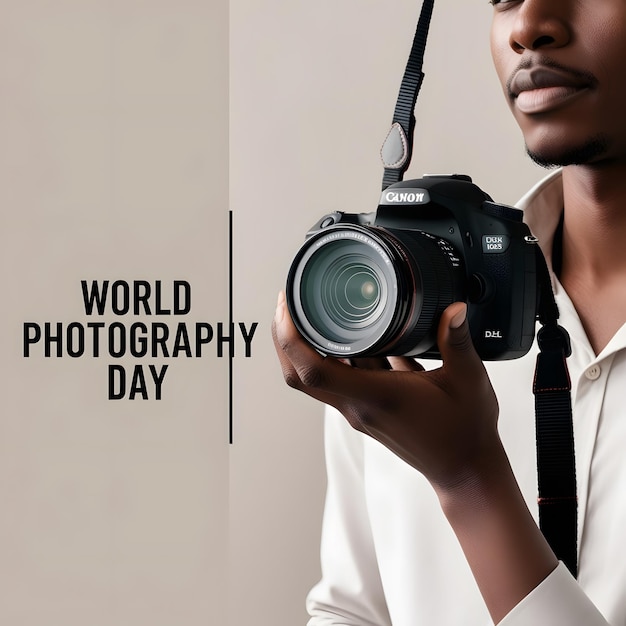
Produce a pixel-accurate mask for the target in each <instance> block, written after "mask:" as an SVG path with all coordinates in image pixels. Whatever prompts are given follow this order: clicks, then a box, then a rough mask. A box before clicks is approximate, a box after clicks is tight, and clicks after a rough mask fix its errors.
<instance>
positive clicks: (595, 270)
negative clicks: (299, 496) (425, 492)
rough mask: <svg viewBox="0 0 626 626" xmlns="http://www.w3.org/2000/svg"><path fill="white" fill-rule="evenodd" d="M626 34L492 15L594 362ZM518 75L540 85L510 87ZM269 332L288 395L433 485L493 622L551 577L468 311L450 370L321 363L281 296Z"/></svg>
mask: <svg viewBox="0 0 626 626" xmlns="http://www.w3.org/2000/svg"><path fill="white" fill-rule="evenodd" d="M624 24H626V0H508V1H506V2H497V3H496V4H495V5H494V16H493V25H492V36H491V41H492V53H493V58H494V62H495V66H496V70H497V73H498V76H499V78H500V80H501V83H502V85H503V89H504V92H505V95H506V97H507V100H508V102H509V105H510V107H511V110H512V112H513V115H514V116H515V118H516V120H517V122H518V123H519V125H520V128H521V129H522V132H523V134H524V139H525V141H526V145H527V148H528V150H529V152H531V153H532V154H534V155H535V158H537V159H538V160H540V161H544V162H548V163H555V164H560V165H564V166H565V167H564V172H563V183H564V193H565V196H564V197H565V201H564V204H565V206H564V234H563V258H562V269H561V275H560V280H561V282H562V284H563V285H564V287H565V288H566V290H567V292H568V294H569V296H570V297H571V299H572V301H573V303H574V304H575V306H576V308H577V310H578V312H579V315H580V318H581V321H582V323H583V325H584V327H585V329H586V331H587V334H588V337H589V339H590V342H591V344H592V347H593V349H594V350H595V351H596V353H599V352H600V351H601V350H602V349H603V348H604V346H605V345H606V344H607V343H608V341H609V340H610V338H611V337H612V336H613V334H614V333H615V332H616V331H617V330H618V329H619V328H620V327H621V326H622V325H623V324H624V322H626V245H625V243H624V242H626V211H625V210H624V207H626V182H625V181H626V116H624V114H623V112H624V111H625V110H626V81H624V80H623V78H622V68H623V64H624V61H626V36H624V35H625V33H624V28H625V27H624ZM530 68H538V69H530ZM546 68H548V69H547V70H546ZM555 68H556V69H555ZM520 69H524V71H526V70H529V71H530V72H531V74H532V76H531V79H528V75H526V77H525V79H524V80H522V79H521V78H520V77H521V76H523V74H524V72H522V73H521V74H519V75H518V77H517V79H515V76H516V74H518V72H519V70H520ZM533 72H534V73H533ZM273 334H274V340H275V344H276V350H277V353H278V356H279V359H280V362H281V367H282V370H283V374H284V377H285V380H286V381H287V383H288V384H289V385H290V386H292V387H294V388H296V389H299V390H301V391H303V392H305V393H307V394H308V395H310V396H312V397H313V398H316V399H317V400H320V401H321V402H325V403H327V404H330V405H332V406H334V407H336V408H337V409H338V410H339V411H340V412H341V413H342V414H343V415H344V416H345V417H346V419H347V420H348V421H349V422H350V424H351V425H352V426H353V427H354V428H356V429H357V430H359V431H361V432H363V433H365V434H367V435H369V436H371V437H373V438H375V439H377V440H378V441H380V442H381V443H382V444H384V445H385V446H387V447H388V448H389V449H390V450H392V451H393V452H395V453H396V454H397V455H398V456H399V457H400V458H402V459H403V460H404V461H406V462H407V463H409V464H410V465H412V466H413V467H414V468H416V469H417V470H419V471H420V472H422V473H423V474H424V476H425V477H426V478H427V479H428V480H429V481H430V483H431V485H432V486H433V488H434V490H435V492H436V494H437V496H438V497H439V501H440V503H441V506H442V509H443V511H444V513H445V515H446V517H447V519H448V521H449V523H450V524H451V526H452V528H453V529H454V531H455V533H456V535H457V537H458V539H459V542H460V544H461V547H462V549H463V551H464V553H465V556H466V558H467V561H468V563H469V565H470V567H471V569H472V572H473V574H474V577H475V579H476V582H477V584H478V586H479V588H480V591H481V593H482V595H483V598H484V600H485V603H486V605H487V608H488V610H489V612H490V614H491V616H492V618H493V620H494V622H496V623H497V622H499V621H500V620H501V619H502V618H503V617H504V616H505V615H506V614H507V613H508V612H509V611H510V610H511V609H512V608H513V607H514V606H515V605H517V604H518V603H519V602H520V601H521V600H522V599H523V598H524V597H525V596H526V595H527V594H528V593H529V592H530V591H531V590H532V589H534V588H535V587H536V586H537V585H538V584H539V583H540V582H541V581H542V580H543V579H544V578H545V577H546V576H548V575H549V574H550V572H551V571H552V570H553V569H554V568H555V567H556V565H557V561H556V557H555V556H554V554H553V553H552V551H551V549H550V548H549V546H548V545H547V543H546V542H545V540H544V538H543V536H542V534H541V533H540V531H539V529H538V528H537V526H536V524H535V522H534V520H533V519H532V516H531V515H530V513H529V511H528V509H527V507H526V505H525V503H524V500H523V498H522V496H521V494H520V491H519V487H518V485H517V482H516V479H515V477H514V475H513V473H512V471H511V468H510V465H509V462H508V459H507V456H506V452H505V450H504V448H503V446H502V443H501V440H500V437H499V435H498V431H497V420H498V404H497V400H496V397H495V394H494V392H493V389H492V387H491V384H490V382H489V379H488V377H487V374H486V372H485V369H484V367H483V365H482V363H481V361H480V359H479V358H478V356H477V355H476V352H475V351H474V348H473V346H472V343H471V339H470V337H469V331H468V327H467V322H466V321H465V305H464V304H462V303H455V304H453V305H451V306H450V307H448V309H446V311H445V312H444V314H443V316H442V319H441V322H440V326H439V334H438V345H439V350H440V352H441V354H442V357H443V366H442V367H441V368H439V369H436V370H434V371H430V372H424V371H422V370H421V368H420V367H419V366H418V365H417V364H416V363H415V362H414V361H412V360H411V359H404V358H390V359H389V363H390V365H391V367H392V369H391V370H387V369H380V368H379V367H377V365H378V363H377V362H376V361H371V360H370V361H367V362H364V363H361V364H360V365H361V367H358V366H357V367H352V366H350V365H348V364H347V363H345V362H342V361H339V360H336V359H332V358H323V357H322V356H320V355H319V354H318V353H317V352H316V351H315V350H313V349H312V348H311V347H310V346H309V345H308V344H307V343H306V342H304V341H303V339H302V338H301V337H300V335H299V334H298V332H297V330H296V329H295V327H294V325H293V323H292V321H291V319H290V317H289V314H288V312H287V310H286V306H285V303H284V297H283V296H282V295H281V296H280V297H279V302H278V307H277V312H276V317H275V320H274V325H273ZM416 407H419V410H416ZM433 414H436V415H437V419H436V420H433V419H432V418H431V416H432V415H433ZM511 563H515V564H516V567H515V568H511V566H510V564H511Z"/></svg>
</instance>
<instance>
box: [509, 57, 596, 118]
mask: <svg viewBox="0 0 626 626" xmlns="http://www.w3.org/2000/svg"><path fill="white" fill-rule="evenodd" d="M594 82H595V81H594V79H593V77H591V76H589V75H587V74H585V73H583V72H578V71H571V70H565V69H561V68H553V67H548V66H545V65H535V66H533V67H530V68H521V69H518V70H517V71H516V72H515V73H514V74H513V77H512V79H511V80H510V82H509V95H510V96H511V98H512V99H513V100H514V101H515V105H516V107H517V108H518V109H519V110H520V111H521V112H522V113H527V114H534V113H545V112H548V111H551V110H553V109H555V108H559V107H561V106H565V105H566V104H569V103H570V102H571V100H573V99H575V98H578V97H579V96H580V95H582V94H583V93H585V92H586V91H587V90H588V89H590V88H591V87H592V86H593V85H594Z"/></svg>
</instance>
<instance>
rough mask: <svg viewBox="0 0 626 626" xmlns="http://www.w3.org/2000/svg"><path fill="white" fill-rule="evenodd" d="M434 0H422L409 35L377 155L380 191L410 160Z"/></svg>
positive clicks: (397, 179)
mask: <svg viewBox="0 0 626 626" xmlns="http://www.w3.org/2000/svg"><path fill="white" fill-rule="evenodd" d="M433 5H434V0H424V2H423V4H422V11H421V13H420V17H419V20H418V22H417V29H416V31H415V35H414V37H413V45H412V46H411V52H410V53H409V60H408V62H407V65H406V69H405V70H404V76H403V77H402V83H401V85H400V93H399V94H398V100H397V101H396V108H395V110H394V112H393V122H392V125H391V128H390V129H389V133H388V134H387V137H386V139H385V142H384V143H383V146H382V148H381V150H380V157H381V159H382V161H383V165H384V166H385V173H384V175H383V190H385V189H387V187H389V185H392V184H393V183H398V182H400V181H401V180H402V177H403V176H404V172H406V170H407V168H408V167H409V164H410V163H411V154H412V152H413V132H414V130H415V116H414V113H413V111H414V109H415V102H416V101H417V94H418V93H419V90H420V87H421V86H422V80H423V79H424V73H423V72H422V65H423V64H424V50H425V48H426V39H427V38H428V28H429V26H430V17H431V15H432V12H433Z"/></svg>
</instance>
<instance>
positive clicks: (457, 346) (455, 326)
mask: <svg viewBox="0 0 626 626" xmlns="http://www.w3.org/2000/svg"><path fill="white" fill-rule="evenodd" d="M466 318H467V305H466V304H465V303H464V302H455V303H454V304H451V305H450V306H449V307H448V308H447V309H446V310H445V311H444V312H443V314H442V316H441V321H440V323H439V329H438V336H437V344H438V346H439V351H440V352H441V356H442V359H443V362H444V367H445V369H446V370H448V372H449V374H450V376H459V377H464V378H467V377H468V376H470V375H471V374H472V372H475V371H477V370H476V368H480V370H479V371H481V372H482V369H483V368H482V362H481V360H480V358H479V356H478V354H477V353H476V350H475V349H474V344H473V342H472V337H471V335H470V331H469V325H468V323H467V319H466Z"/></svg>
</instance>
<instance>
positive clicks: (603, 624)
mask: <svg viewBox="0 0 626 626" xmlns="http://www.w3.org/2000/svg"><path fill="white" fill-rule="evenodd" d="M529 624H532V625H533V626H609V623H608V622H607V621H606V620H605V619H604V617H602V615H601V614H600V612H599V611H598V609H597V608H596V607H595V606H594V604H593V603H592V602H591V600H590V599H589V598H588V597H587V595H586V594H585V593H584V592H583V590H582V589H581V588H580V586H579V585H578V583H577V582H576V581H575V580H574V578H573V577H572V575H571V574H570V573H569V571H568V569H567V567H565V565H564V564H563V563H559V565H558V566H557V567H556V569H555V570H554V571H553V572H552V573H551V574H550V575H549V576H548V577H547V578H546V579H545V580H544V581H543V582H542V583H540V584H539V585H538V586H537V587H535V589H533V591H531V592H530V593H529V594H528V595H527V596H526V597H525V598H524V599H523V600H522V601H521V602H520V603H519V604H518V605H517V606H516V607H515V608H513V610H511V611H510V612H509V614H508V615H507V616H506V617H505V618H504V619H503V620H502V621H501V622H500V623H499V626H528V625H529Z"/></svg>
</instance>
